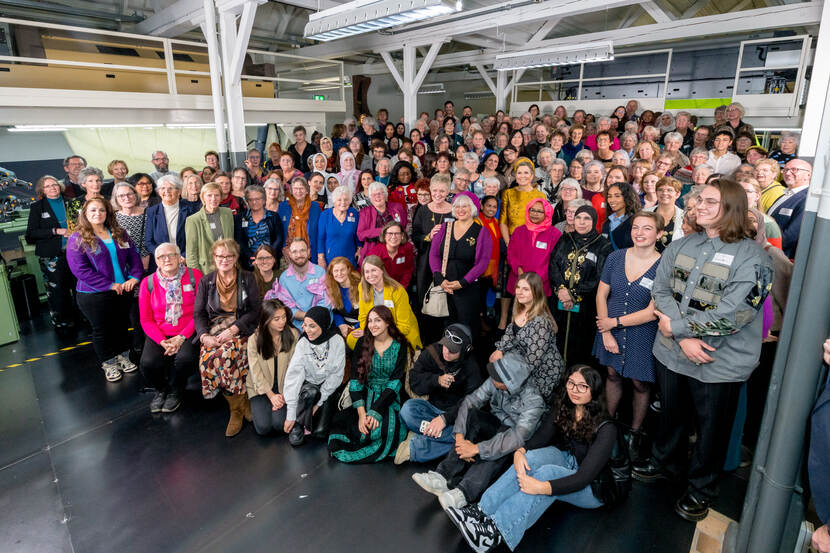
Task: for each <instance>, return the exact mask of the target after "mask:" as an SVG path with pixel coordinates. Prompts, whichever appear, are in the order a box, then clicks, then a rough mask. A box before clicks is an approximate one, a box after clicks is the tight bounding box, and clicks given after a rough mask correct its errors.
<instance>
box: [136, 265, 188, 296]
mask: <svg viewBox="0 0 830 553" xmlns="http://www.w3.org/2000/svg"><path fill="white" fill-rule="evenodd" d="M187 278H189V279H190V286H192V287H193V291H194V292H195V291H196V279H195V278H194V277H193V269H191V268H189V267H188V269H187ZM145 280H146V281H147V291H148V292H150V293H151V294H152V293H153V275H150V276H148V277H147V278H146V279H145Z"/></svg>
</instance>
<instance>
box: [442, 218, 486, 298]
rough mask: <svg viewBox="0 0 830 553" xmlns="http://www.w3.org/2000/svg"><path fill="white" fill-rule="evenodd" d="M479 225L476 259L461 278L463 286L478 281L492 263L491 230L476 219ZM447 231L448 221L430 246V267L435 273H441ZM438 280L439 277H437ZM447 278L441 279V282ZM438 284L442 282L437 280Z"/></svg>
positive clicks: (443, 224)
mask: <svg viewBox="0 0 830 553" xmlns="http://www.w3.org/2000/svg"><path fill="white" fill-rule="evenodd" d="M475 224H478V225H479V232H478V239H477V240H476V259H475V264H474V265H473V266H472V268H471V269H470V270H469V271H467V274H465V275H464V277H463V278H461V279H460V280H459V282H460V283H461V286H462V287H463V286H467V285H469V284H472V283H473V282H475V281H476V279H477V278H478V277H480V276H481V275H483V274H484V271H486V270H487V266H488V265H489V264H490V255H491V254H492V253H493V239H492V238H491V237H490V231H489V230H487V229H486V228H485V227H484V225H482V224H481V223H478V222H477V221H476V223H475ZM446 233H447V223H442V224H441V230H439V231H438V233H437V234H436V235H435V237H434V238H433V239H432V245H431V246H430V248H429V268H430V269H431V270H432V273H433V275H435V274H436V273H438V274H440V273H441V264H442V261H443V259H444V237H445V236H446ZM435 278H436V280H437V278H438V277H435ZM443 280H446V279H441V282H443ZM436 284H440V282H437V283H436Z"/></svg>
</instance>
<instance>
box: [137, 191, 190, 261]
mask: <svg viewBox="0 0 830 553" xmlns="http://www.w3.org/2000/svg"><path fill="white" fill-rule="evenodd" d="M188 215H192V213H191V212H190V208H189V206H188V205H187V202H184V201H183V200H179V220H178V222H177V223H176V245H177V246H179V249H181V250H182V255H185V246H186V245H187V241H186V240H185V236H184V221H185V219H187V216H188ZM169 241H170V234H169V233H168V232H167V220H166V219H165V218H164V206H163V205H162V204H160V203H158V204H156V205H154V206H152V207H148V208H147V221H146V222H145V223H144V245H145V246H146V247H147V251H149V252H150V256H151V259H154V257H153V254H155V253H156V248H157V247H158V245H159V244H162V243H164V242H169Z"/></svg>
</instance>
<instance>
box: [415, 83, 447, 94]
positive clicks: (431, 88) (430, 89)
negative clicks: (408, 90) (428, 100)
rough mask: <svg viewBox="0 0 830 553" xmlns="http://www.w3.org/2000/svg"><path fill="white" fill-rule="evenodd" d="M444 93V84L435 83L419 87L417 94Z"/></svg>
mask: <svg viewBox="0 0 830 553" xmlns="http://www.w3.org/2000/svg"><path fill="white" fill-rule="evenodd" d="M445 92H446V91H445V90H444V83H437V84H425V85H423V86H421V89H420V90H419V91H418V94H444V93H445Z"/></svg>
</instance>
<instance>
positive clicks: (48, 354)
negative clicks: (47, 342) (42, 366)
mask: <svg viewBox="0 0 830 553" xmlns="http://www.w3.org/2000/svg"><path fill="white" fill-rule="evenodd" d="M59 353H60V352H59V351H53V352H52V353H44V354H43V356H44V357H52V356H53V355H57V354H59Z"/></svg>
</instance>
